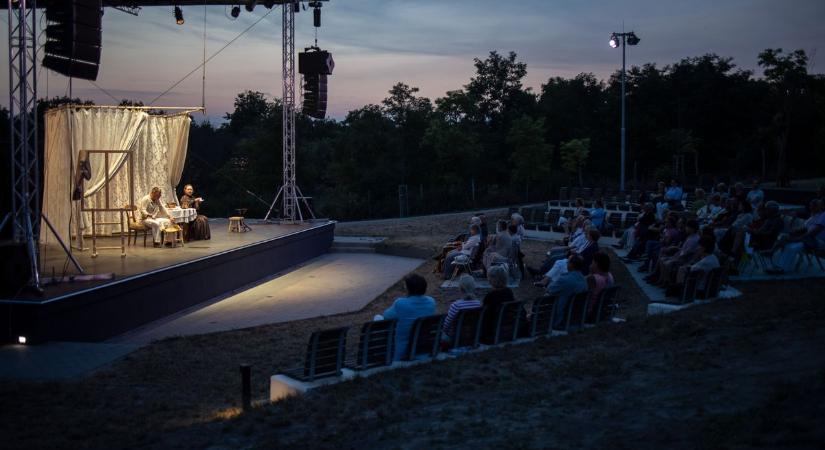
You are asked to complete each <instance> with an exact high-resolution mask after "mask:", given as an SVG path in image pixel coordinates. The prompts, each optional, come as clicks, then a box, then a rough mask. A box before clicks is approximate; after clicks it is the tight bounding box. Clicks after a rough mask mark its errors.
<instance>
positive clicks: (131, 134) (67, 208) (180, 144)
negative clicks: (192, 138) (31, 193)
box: [40, 107, 191, 243]
mask: <svg viewBox="0 0 825 450" xmlns="http://www.w3.org/2000/svg"><path fill="white" fill-rule="evenodd" d="M190 124H191V119H190V117H189V116H188V114H179V115H174V116H153V115H148V114H146V113H145V112H144V111H142V110H130V109H113V108H103V109H101V108H94V107H91V108H83V109H75V108H71V109H69V108H62V109H57V110H52V111H49V112H47V114H46V155H45V158H44V159H45V163H44V171H45V173H44V178H45V180H44V189H43V192H44V196H43V211H44V213H45V214H46V215H47V217H49V219H50V220H51V221H52V223H53V224H54V226H55V228H56V230H57V231H58V234H60V235H61V238H62V239H63V241H64V242H66V243H68V242H69V237H70V236H76V235H77V233H78V232H80V233H83V234H86V235H88V234H90V233H91V213H90V212H85V213H83V214H82V215H81V216H80V217H78V211H77V210H78V208H77V207H76V204H77V202H73V201H71V192H72V189H73V188H74V186H73V180H74V171H75V170H76V165H77V155H78V153H79V152H80V150H97V149H100V150H104V149H105V150H129V151H131V153H132V158H131V163H132V166H133V167H132V168H131V169H132V170H133V173H134V203H137V202H138V201H139V200H140V198H141V197H143V196H144V195H146V194H147V193H148V192H149V191H150V190H151V188H152V187H154V186H157V187H160V188H161V189H162V190H163V196H162V199H163V201H165V202H177V196H176V195H175V187H177V184H178V183H179V181H180V176H181V173H182V172H183V165H184V161H185V160H186V148H187V146H188V142H189V126H190ZM116 155H117V154H113V155H110V157H109V167H108V168H106V167H103V166H104V158H103V156H102V155H92V156H91V157H90V165H91V169H92V178H91V179H90V180H88V181H86V182H85V186H86V192H85V194H84V197H85V200H84V201H85V202H86V207H87V208H93V207H101V208H102V207H104V206H105V203H106V199H105V195H106V189H105V186H104V184H105V178H106V177H105V175H106V173H107V171H108V174H109V177H110V181H109V186H108V191H109V207H110V208H122V207H124V206H126V205H129V204H131V203H132V199H131V198H130V196H129V182H128V174H129V169H130V168H129V167H128V164H127V161H128V159H127V157H126V154H122V155H121V156H116ZM96 220H97V221H98V222H101V221H103V222H118V221H119V220H120V214H119V213H116V212H111V213H99V214H97V217H96ZM116 231H120V227H119V226H118V225H105V226H98V227H97V233H98V234H99V235H105V234H109V233H111V232H116ZM64 233H65V234H64ZM53 239H54V238H53V236H52V234H51V233H50V232H44V233H41V238H40V240H41V242H43V243H48V242H50V240H53Z"/></svg>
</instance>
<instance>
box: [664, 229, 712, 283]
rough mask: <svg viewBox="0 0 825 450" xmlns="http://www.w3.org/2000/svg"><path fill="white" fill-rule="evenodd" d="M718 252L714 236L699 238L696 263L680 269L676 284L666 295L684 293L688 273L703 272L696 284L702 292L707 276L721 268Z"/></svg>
mask: <svg viewBox="0 0 825 450" xmlns="http://www.w3.org/2000/svg"><path fill="white" fill-rule="evenodd" d="M715 250H716V241H715V240H714V238H713V236H712V235H703V236H702V237H701V238H699V250H698V252H697V254H696V257H695V261H694V262H693V263H691V264H689V265H685V266H682V267H680V268H679V271H678V273H677V274H676V284H675V285H671V286H668V288H667V290H666V293H667V295H669V296H677V295H680V294H681V292H682V287H683V286H684V282H685V278H686V277H687V275H688V273H691V272H701V274H700V275H699V279H698V280H697V282H696V289H697V290H702V289H704V287H705V284H706V283H707V275H708V273H710V271H711V270H713V269H715V268H717V267H719V258H717V257H716V254H715V253H714V251H715Z"/></svg>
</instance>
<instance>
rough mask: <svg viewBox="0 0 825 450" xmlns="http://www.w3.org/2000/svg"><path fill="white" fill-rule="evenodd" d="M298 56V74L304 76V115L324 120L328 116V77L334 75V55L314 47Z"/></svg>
mask: <svg viewBox="0 0 825 450" xmlns="http://www.w3.org/2000/svg"><path fill="white" fill-rule="evenodd" d="M309 50H311V51H305V52H301V53H299V54H298V73H301V74H303V75H304V84H303V88H304V89H303V90H304V105H303V108H302V111H303V113H304V114H306V115H308V116H310V117H314V118H316V119H323V118H324V117H325V116H326V114H327V75H331V74H332V69H334V68H335V61H334V60H333V59H332V54H331V53H329V52H327V51H324V50H321V49H319V48H317V47H312V48H310V49H309Z"/></svg>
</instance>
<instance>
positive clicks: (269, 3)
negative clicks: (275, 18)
mask: <svg viewBox="0 0 825 450" xmlns="http://www.w3.org/2000/svg"><path fill="white" fill-rule="evenodd" d="M273 6H275V0H264V7H265V8H266V9H272V7H273Z"/></svg>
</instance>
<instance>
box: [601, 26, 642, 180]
mask: <svg viewBox="0 0 825 450" xmlns="http://www.w3.org/2000/svg"><path fill="white" fill-rule="evenodd" d="M640 40H641V39H639V37H638V36H636V33H634V32H632V31H631V32H628V33H613V34H611V35H610V41H609V42H608V44H609V45H610V47H612V48H618V47H620V46H621V47H622V164H621V166H622V167H621V171H622V172H621V174H620V176H619V191H620V192H624V173H625V170H624V155H625V107H624V100H625V88H624V83H625V48H626V47H627V46H628V45H638V44H639V41H640Z"/></svg>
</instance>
